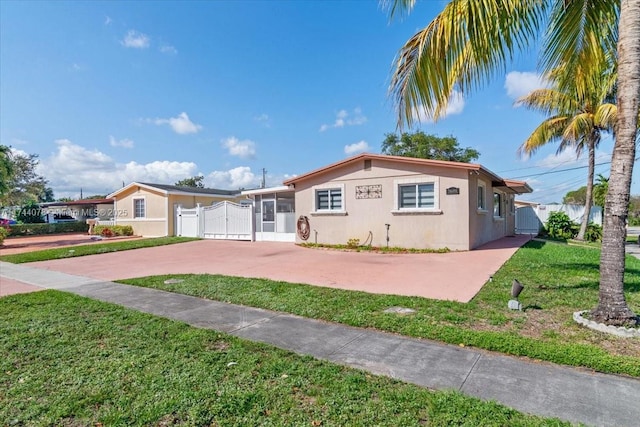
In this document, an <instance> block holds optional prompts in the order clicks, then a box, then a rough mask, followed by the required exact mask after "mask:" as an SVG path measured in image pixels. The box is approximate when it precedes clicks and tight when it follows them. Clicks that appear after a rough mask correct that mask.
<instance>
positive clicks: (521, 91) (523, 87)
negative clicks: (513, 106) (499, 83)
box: [504, 71, 550, 99]
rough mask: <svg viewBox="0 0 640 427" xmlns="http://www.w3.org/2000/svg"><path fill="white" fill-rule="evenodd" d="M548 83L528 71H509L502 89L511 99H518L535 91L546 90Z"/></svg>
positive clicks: (538, 75)
mask: <svg viewBox="0 0 640 427" xmlns="http://www.w3.org/2000/svg"><path fill="white" fill-rule="evenodd" d="M549 86H550V83H549V82H548V81H547V80H545V79H544V78H543V77H542V76H541V75H540V74H537V73H534V72H530V71H511V72H510V73H508V74H507V76H506V77H505V80H504V88H505V89H506V90H507V95H508V96H509V97H510V98H512V99H518V98H520V97H522V96H525V95H527V94H529V93H530V92H532V91H534V90H536V89H543V88H548V87H549Z"/></svg>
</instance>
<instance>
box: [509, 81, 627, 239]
mask: <svg viewBox="0 0 640 427" xmlns="http://www.w3.org/2000/svg"><path fill="white" fill-rule="evenodd" d="M598 74H600V75H601V77H600V78H599V79H597V81H598V84H597V85H592V86H591V89H590V90H589V91H588V92H584V96H585V98H584V99H581V98H580V96H581V95H580V94H579V93H578V91H577V90H575V88H573V89H574V90H572V91H571V92H569V91H560V90H558V89H538V90H534V91H533V92H531V93H529V94H528V95H526V96H524V97H522V98H520V99H519V100H518V101H517V102H516V104H517V105H524V106H525V107H527V108H529V109H531V110H536V111H539V112H542V113H543V114H547V115H549V116H550V117H549V118H547V119H546V120H544V121H543V122H542V123H541V124H540V125H539V126H538V127H537V128H536V129H535V130H534V131H533V132H532V133H531V135H530V136H529V137H528V138H527V140H526V141H525V142H524V143H523V144H522V145H521V146H520V148H519V149H518V153H519V154H521V155H522V154H526V155H530V154H533V153H534V152H535V151H536V150H537V149H538V148H540V147H542V146H543V145H546V144H548V143H551V142H556V141H560V145H559V146H558V151H557V152H558V154H559V153H561V152H562V151H564V150H565V149H567V148H569V147H572V148H575V150H576V154H577V155H578V156H580V154H581V153H582V152H583V151H584V150H585V149H586V150H587V152H588V156H589V160H588V174H587V191H586V197H585V198H586V200H585V206H584V209H585V210H584V215H583V217H582V223H581V224H580V231H579V232H578V236H577V239H578V240H584V235H585V233H586V231H587V226H588V225H589V214H590V213H591V205H592V203H593V179H594V174H595V153H596V148H597V147H598V144H599V143H600V139H601V137H602V133H603V132H610V131H612V130H613V125H614V124H615V119H616V113H617V110H616V106H615V104H612V103H610V102H606V101H607V100H608V99H611V92H612V91H613V90H615V82H616V77H617V76H616V74H615V72H611V71H608V72H602V73H598ZM574 81H576V82H577V81H578V80H574ZM568 92H569V93H568Z"/></svg>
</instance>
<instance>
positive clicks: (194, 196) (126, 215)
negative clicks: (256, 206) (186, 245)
mask: <svg viewBox="0 0 640 427" xmlns="http://www.w3.org/2000/svg"><path fill="white" fill-rule="evenodd" d="M107 197H109V198H112V199H114V204H113V209H114V212H115V215H114V225H130V226H132V227H133V232H134V234H136V235H140V236H145V237H161V236H173V235H175V230H176V227H175V223H176V218H175V212H176V209H177V207H178V206H181V207H183V208H186V209H189V208H195V207H196V206H198V205H202V206H204V205H211V204H214V203H217V202H221V201H225V200H231V201H238V200H240V198H241V195H240V190H218V189H215V188H197V187H179V186H176V185H166V184H151V183H145V182H132V183H131V184H129V185H127V186H125V187H123V188H121V189H119V190H117V191H115V192H113V193H111V194H109V195H108V196H107Z"/></svg>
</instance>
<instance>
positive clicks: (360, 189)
mask: <svg viewBox="0 0 640 427" xmlns="http://www.w3.org/2000/svg"><path fill="white" fill-rule="evenodd" d="M381 198H382V185H380V184H376V185H356V199H381Z"/></svg>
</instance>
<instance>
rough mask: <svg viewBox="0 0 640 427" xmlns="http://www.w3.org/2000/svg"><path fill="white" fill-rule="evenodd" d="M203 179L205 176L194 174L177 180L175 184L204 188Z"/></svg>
mask: <svg viewBox="0 0 640 427" xmlns="http://www.w3.org/2000/svg"><path fill="white" fill-rule="evenodd" d="M203 179H204V176H202V175H198V176H192V177H190V178H185V179H181V180H180V181H178V182H176V183H175V185H177V186H178V187H195V188H204V184H203V183H202V180H203Z"/></svg>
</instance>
